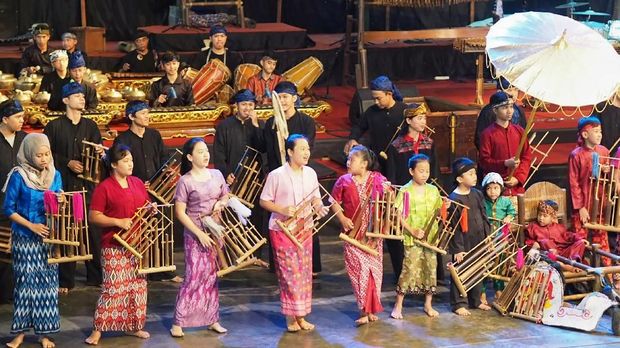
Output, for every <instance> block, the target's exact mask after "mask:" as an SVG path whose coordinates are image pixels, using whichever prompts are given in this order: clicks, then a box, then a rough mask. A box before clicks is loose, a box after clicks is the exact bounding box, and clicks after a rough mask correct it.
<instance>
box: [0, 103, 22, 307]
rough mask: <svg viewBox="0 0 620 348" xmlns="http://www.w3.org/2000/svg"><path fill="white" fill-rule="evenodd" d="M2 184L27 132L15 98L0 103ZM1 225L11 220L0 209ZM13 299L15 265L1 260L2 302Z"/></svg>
mask: <svg viewBox="0 0 620 348" xmlns="http://www.w3.org/2000/svg"><path fill="white" fill-rule="evenodd" d="M0 119H1V120H2V122H1V123H0V185H1V186H4V183H5V181H6V178H7V175H8V174H9V171H10V170H11V169H12V168H13V167H15V166H17V152H18V150H19V146H20V145H21V144H22V141H23V140H24V138H25V137H26V132H24V131H22V130H21V129H22V126H23V125H24V109H23V108H22V105H21V104H20V103H19V102H18V101H17V100H13V99H9V100H5V101H4V102H2V103H1V104H0ZM3 203H4V192H3V191H2V190H0V206H1V205H2V204H3ZM0 226H3V227H10V226H11V221H10V220H9V218H8V217H7V216H5V215H4V211H3V210H1V209H0ZM12 301H13V266H12V265H11V264H8V263H4V262H0V304H4V303H11V302H12Z"/></svg>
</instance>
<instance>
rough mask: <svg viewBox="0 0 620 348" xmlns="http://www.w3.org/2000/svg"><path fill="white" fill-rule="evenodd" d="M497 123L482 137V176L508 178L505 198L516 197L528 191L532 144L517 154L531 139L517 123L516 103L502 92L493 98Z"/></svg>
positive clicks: (484, 132) (479, 154)
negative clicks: (522, 145) (514, 120)
mask: <svg viewBox="0 0 620 348" xmlns="http://www.w3.org/2000/svg"><path fill="white" fill-rule="evenodd" d="M491 104H492V105H493V112H494V113H495V123H493V124H492V125H490V126H489V127H487V128H486V129H485V130H484V131H483V132H482V134H481V135H480V147H479V149H478V160H479V163H480V169H481V171H482V175H486V174H487V173H489V172H496V173H498V174H499V175H501V176H502V177H503V178H504V186H505V187H506V189H505V190H504V192H503V195H504V196H515V195H517V194H519V193H523V192H525V190H524V188H523V184H524V183H525V181H526V180H527V177H528V174H529V172H530V163H531V161H532V150H531V148H530V144H529V143H528V142H527V141H525V142H524V147H523V149H522V151H521V154H520V155H519V158H515V156H516V155H517V151H518V147H519V144H520V141H521V138H522V137H525V136H527V133H526V132H525V130H524V129H523V127H521V126H519V125H516V124H513V123H512V117H513V114H514V102H513V100H512V98H510V96H509V95H508V94H507V93H505V92H498V93H496V94H494V97H492V98H491Z"/></svg>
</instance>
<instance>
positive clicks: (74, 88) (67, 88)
mask: <svg viewBox="0 0 620 348" xmlns="http://www.w3.org/2000/svg"><path fill="white" fill-rule="evenodd" d="M77 93H82V94H84V87H82V85H80V84H79V83H77V82H75V81H71V82H69V83H67V84H66V85H64V86H62V97H63V98H68V97H69V96H71V95H72V94H77Z"/></svg>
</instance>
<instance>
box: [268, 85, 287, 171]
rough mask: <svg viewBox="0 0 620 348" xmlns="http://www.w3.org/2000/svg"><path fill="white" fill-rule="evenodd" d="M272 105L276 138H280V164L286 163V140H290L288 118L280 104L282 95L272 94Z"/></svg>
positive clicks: (273, 92) (274, 92)
mask: <svg viewBox="0 0 620 348" xmlns="http://www.w3.org/2000/svg"><path fill="white" fill-rule="evenodd" d="M271 98H272V105H273V128H274V129H275V130H276V133H277V134H276V137H277V138H278V150H279V153H280V163H281V164H284V163H286V146H285V143H286V139H287V138H288V136H289V134H288V123H286V116H285V115H284V110H282V104H281V103H280V95H279V94H278V92H276V91H272V92H271Z"/></svg>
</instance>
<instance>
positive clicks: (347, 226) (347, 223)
mask: <svg viewBox="0 0 620 348" xmlns="http://www.w3.org/2000/svg"><path fill="white" fill-rule="evenodd" d="M340 225H341V226H342V229H344V230H345V231H350V230H352V229H353V227H354V224H353V221H352V220H351V219H349V218H348V217H344V218H342V219H341V220H340Z"/></svg>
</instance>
